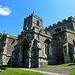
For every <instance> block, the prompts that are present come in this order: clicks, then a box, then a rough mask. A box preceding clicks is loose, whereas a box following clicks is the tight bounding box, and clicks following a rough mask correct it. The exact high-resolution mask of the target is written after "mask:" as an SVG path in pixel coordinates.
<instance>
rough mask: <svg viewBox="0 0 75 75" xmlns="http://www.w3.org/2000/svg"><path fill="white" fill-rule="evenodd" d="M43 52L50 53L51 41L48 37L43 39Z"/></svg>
mask: <svg viewBox="0 0 75 75" xmlns="http://www.w3.org/2000/svg"><path fill="white" fill-rule="evenodd" d="M45 54H47V55H51V42H50V40H48V39H46V41H45Z"/></svg>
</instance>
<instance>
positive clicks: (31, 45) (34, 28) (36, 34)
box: [12, 13, 56, 67]
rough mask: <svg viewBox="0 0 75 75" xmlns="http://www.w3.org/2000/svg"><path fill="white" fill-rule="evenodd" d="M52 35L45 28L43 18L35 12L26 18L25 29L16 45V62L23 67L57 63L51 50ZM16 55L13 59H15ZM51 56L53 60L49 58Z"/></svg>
mask: <svg viewBox="0 0 75 75" xmlns="http://www.w3.org/2000/svg"><path fill="white" fill-rule="evenodd" d="M51 38H52V37H51V35H50V33H49V32H47V31H45V30H44V29H43V20H42V18H40V17H38V16H36V15H35V14H34V13H32V14H31V15H29V17H27V18H25V19H24V26H23V31H22V32H21V34H19V35H18V46H16V47H15V50H14V57H16V54H15V53H16V52H15V51H17V52H18V54H17V57H16V59H15V60H17V61H18V62H15V61H14V60H13V63H12V64H13V65H14V64H15V63H17V64H16V65H18V66H23V67H43V66H45V65H47V64H48V63H50V62H53V63H55V62H56V61H55V60H54V59H55V58H54V57H52V50H51ZM14 57H13V58H12V59H14ZM48 58H50V59H51V60H48Z"/></svg>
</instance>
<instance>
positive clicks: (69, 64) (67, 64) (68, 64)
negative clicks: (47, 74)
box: [45, 63, 75, 67]
mask: <svg viewBox="0 0 75 75" xmlns="http://www.w3.org/2000/svg"><path fill="white" fill-rule="evenodd" d="M71 65H75V63H66V64H60V65H47V66H45V67H62V66H71Z"/></svg>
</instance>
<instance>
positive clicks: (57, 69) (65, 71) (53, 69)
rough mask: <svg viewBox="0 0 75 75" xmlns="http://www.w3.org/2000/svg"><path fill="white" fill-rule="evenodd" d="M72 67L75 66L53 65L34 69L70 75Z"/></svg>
mask: <svg viewBox="0 0 75 75" xmlns="http://www.w3.org/2000/svg"><path fill="white" fill-rule="evenodd" d="M71 68H75V66H65V67H51V68H33V70H40V71H46V72H53V73H59V74H66V75H70V69H71Z"/></svg>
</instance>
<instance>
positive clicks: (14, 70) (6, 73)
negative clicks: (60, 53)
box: [0, 68, 46, 75]
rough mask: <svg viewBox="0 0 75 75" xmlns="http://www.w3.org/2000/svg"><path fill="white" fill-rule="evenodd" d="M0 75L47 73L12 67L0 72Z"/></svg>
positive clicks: (37, 74)
mask: <svg viewBox="0 0 75 75" xmlns="http://www.w3.org/2000/svg"><path fill="white" fill-rule="evenodd" d="M0 75H46V74H42V73H39V72H33V71H26V70H22V69H17V68H10V69H7V70H4V71H2V72H0Z"/></svg>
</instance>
